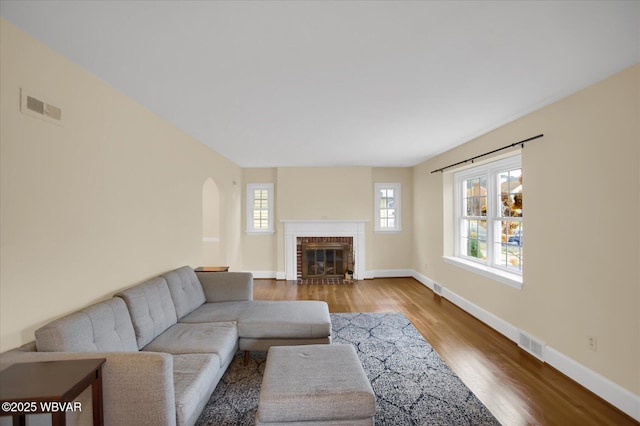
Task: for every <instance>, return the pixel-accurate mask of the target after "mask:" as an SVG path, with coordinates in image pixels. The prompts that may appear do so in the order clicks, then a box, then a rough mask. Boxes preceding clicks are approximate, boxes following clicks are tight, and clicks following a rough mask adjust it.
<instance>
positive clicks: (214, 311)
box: [179, 301, 269, 324]
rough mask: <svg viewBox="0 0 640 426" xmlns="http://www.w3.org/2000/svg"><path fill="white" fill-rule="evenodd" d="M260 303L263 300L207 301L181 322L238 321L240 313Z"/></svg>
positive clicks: (181, 319)
mask: <svg viewBox="0 0 640 426" xmlns="http://www.w3.org/2000/svg"><path fill="white" fill-rule="evenodd" d="M260 303H263V302H253V301H238V302H217V303H205V304H204V305H202V306H200V307H198V308H197V309H196V310H195V311H193V312H191V313H190V314H189V315H186V316H184V317H182V318H180V321H179V322H184V323H189V324H193V323H199V322H218V321H238V319H239V318H240V314H242V312H243V311H244V310H245V309H247V308H248V307H250V306H254V305H255V304H260ZM264 303H269V302H264Z"/></svg>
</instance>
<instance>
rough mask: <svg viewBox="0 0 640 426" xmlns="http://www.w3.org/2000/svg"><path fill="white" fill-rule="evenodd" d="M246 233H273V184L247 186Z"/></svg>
mask: <svg viewBox="0 0 640 426" xmlns="http://www.w3.org/2000/svg"><path fill="white" fill-rule="evenodd" d="M247 232H248V233H252V234H259V233H273V232H274V227H273V184H272V183H250V184H247Z"/></svg>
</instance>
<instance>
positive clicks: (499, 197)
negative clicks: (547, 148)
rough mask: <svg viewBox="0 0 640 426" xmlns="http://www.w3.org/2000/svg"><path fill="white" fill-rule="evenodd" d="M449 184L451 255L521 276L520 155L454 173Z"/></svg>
mask: <svg viewBox="0 0 640 426" xmlns="http://www.w3.org/2000/svg"><path fill="white" fill-rule="evenodd" d="M454 183H455V212H456V213H455V214H456V230H455V231H456V245H455V256H456V257H458V258H461V259H463V260H465V261H470V262H474V263H477V264H478V265H481V266H483V267H485V268H491V269H496V270H498V271H504V272H506V273H509V274H516V275H521V274H522V267H523V213H524V209H523V200H522V196H523V190H522V188H523V186H522V163H521V158H520V156H515V157H509V158H507V159H504V160H500V161H495V162H492V163H487V164H484V165H482V166H477V167H473V168H470V169H467V170H464V171H461V172H457V173H455V175H454ZM485 270H486V269H485Z"/></svg>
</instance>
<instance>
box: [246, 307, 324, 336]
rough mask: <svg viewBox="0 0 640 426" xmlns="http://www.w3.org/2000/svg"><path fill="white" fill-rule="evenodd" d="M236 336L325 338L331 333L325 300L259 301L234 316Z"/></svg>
mask: <svg viewBox="0 0 640 426" xmlns="http://www.w3.org/2000/svg"><path fill="white" fill-rule="evenodd" d="M238 335H239V336H240V337H250V338H256V339H263V338H283V337H286V338H294V339H307V338H325V337H328V336H330V335H331V317H330V316H329V307H328V305H327V303H326V302H320V301H316V300H296V301H282V302H275V301H273V302H272V301H263V302H262V303H255V302H254V304H252V305H251V306H248V307H247V308H246V309H245V310H244V311H243V312H242V313H241V314H240V318H239V319H238Z"/></svg>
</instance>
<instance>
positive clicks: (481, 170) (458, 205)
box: [443, 154, 524, 288]
mask: <svg viewBox="0 0 640 426" xmlns="http://www.w3.org/2000/svg"><path fill="white" fill-rule="evenodd" d="M514 168H522V156H521V155H520V154H517V155H513V156H509V157H506V158H503V159H500V160H495V161H491V162H487V163H484V164H482V165H479V166H474V167H470V168H468V169H465V170H461V171H458V172H454V175H453V188H454V197H453V208H454V246H453V249H454V250H453V251H454V252H453V256H443V260H444V261H445V262H447V263H449V264H452V265H456V266H458V267H461V268H463V269H466V270H469V271H471V272H474V273H477V274H479V275H482V276H485V277H488V278H491V279H493V280H495V281H498V282H501V283H503V284H507V285H509V286H511V287H515V288H522V285H523V272H524V268H523V270H522V271H520V272H518V271H512V270H509V269H507V268H502V267H500V266H499V265H496V264H495V263H494V259H493V258H494V256H493V247H494V243H495V241H494V235H495V233H494V231H493V227H494V222H495V221H496V220H498V219H499V216H498V211H497V209H498V204H499V203H498V199H499V197H498V194H497V176H498V175H499V174H500V172H503V171H505V170H510V169H514ZM479 176H485V177H486V178H487V206H486V207H487V215H486V217H485V219H484V220H486V222H487V249H488V253H487V259H486V260H482V259H475V258H471V257H469V256H465V255H463V254H462V253H463V251H462V247H461V235H460V232H461V223H462V220H463V218H464V217H465V216H464V213H463V211H462V209H463V201H462V196H463V189H462V182H463V181H464V180H466V179H469V178H473V177H479ZM514 219H515V218H514ZM519 220H520V221H522V219H519Z"/></svg>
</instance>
